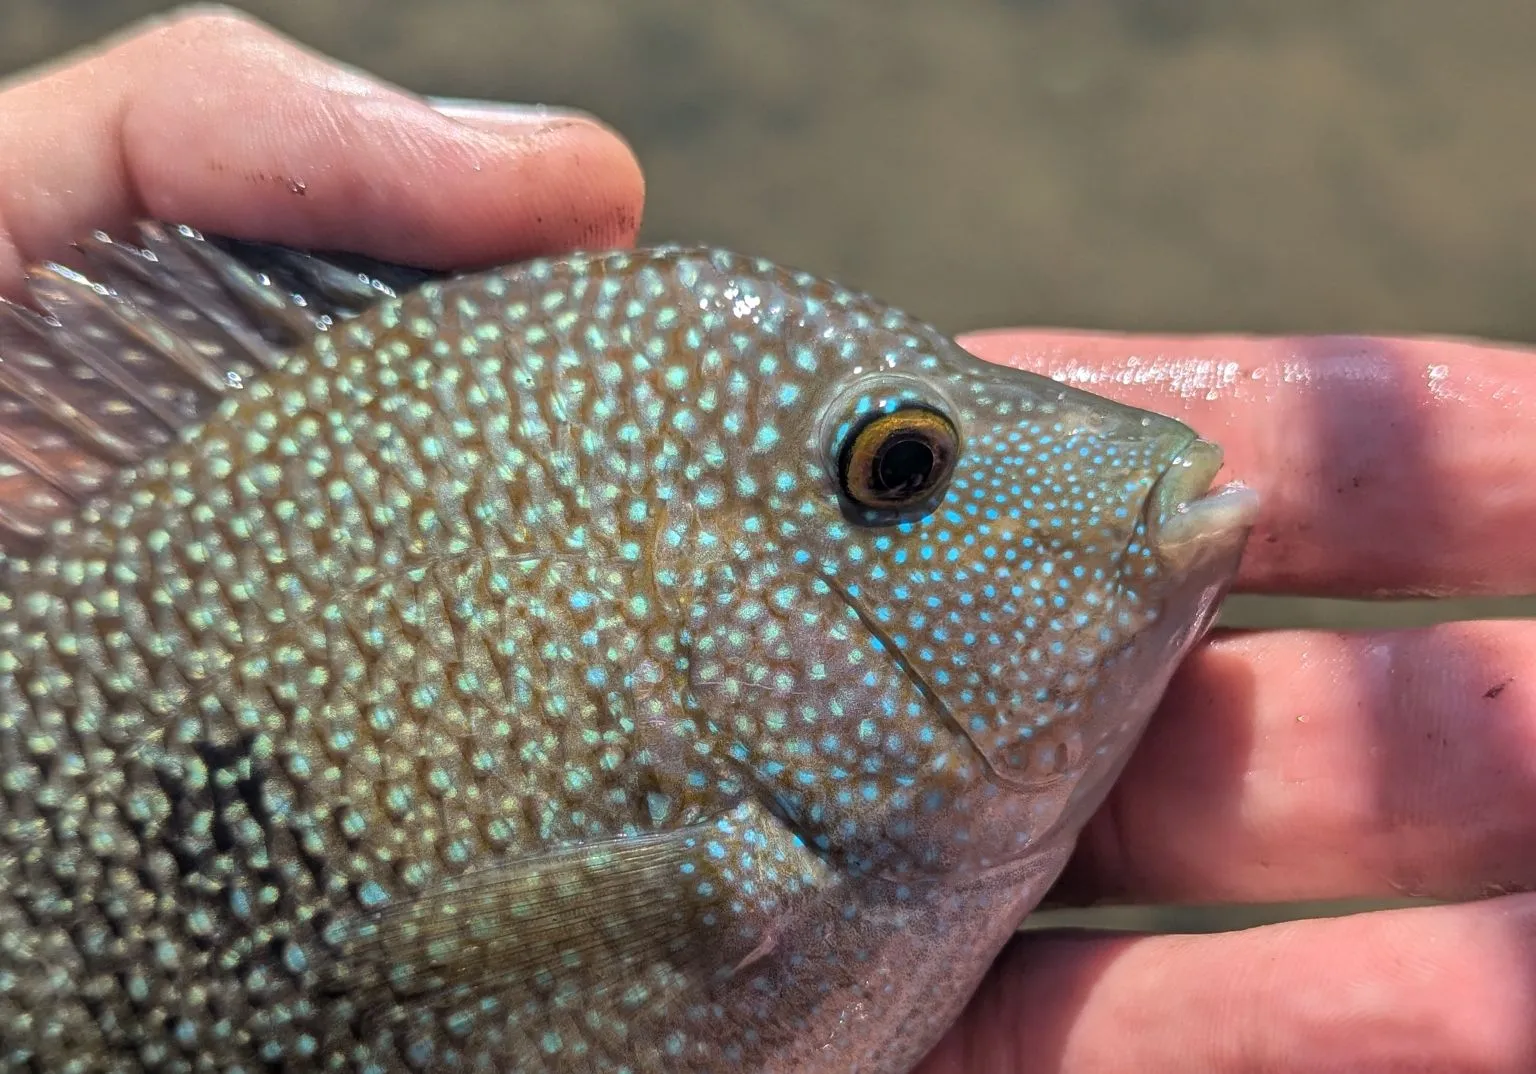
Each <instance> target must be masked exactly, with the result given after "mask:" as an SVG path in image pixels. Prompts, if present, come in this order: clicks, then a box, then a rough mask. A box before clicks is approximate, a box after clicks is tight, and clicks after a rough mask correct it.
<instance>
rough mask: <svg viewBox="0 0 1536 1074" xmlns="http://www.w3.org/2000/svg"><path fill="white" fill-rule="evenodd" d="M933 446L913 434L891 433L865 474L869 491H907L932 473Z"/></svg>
mask: <svg viewBox="0 0 1536 1074" xmlns="http://www.w3.org/2000/svg"><path fill="white" fill-rule="evenodd" d="M934 462H935V460H934V457H933V448H932V447H930V446H929V445H928V443H927V442H926V441H924V440H922V439H920V438H918V437H915V436H906V437H893V438H892V439H891V441H890V442H889V443H887V444H886V445H885V447H883V448H881V449H880V453H879V454H878V455H876V456H875V464H874V466H872V467H871V468H870V469H871V471H872V472H871V473H870V475H869V485H870V491H872V492H874V493H875V494H876V495H878V496H893V495H895V496H900V495H910V494H912V493H914V492H917V491H919V490H920V489H922V488H924V487H925V486H926V485H927V484H928V479H929V478H930V477H932V476H933V467H934Z"/></svg>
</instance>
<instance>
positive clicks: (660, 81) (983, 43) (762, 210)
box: [0, 0, 1536, 928]
mask: <svg viewBox="0 0 1536 1074" xmlns="http://www.w3.org/2000/svg"><path fill="white" fill-rule="evenodd" d="M167 6H168V5H165V4H160V3H154V2H150V0H0V26H3V32H0V75H3V74H6V73H9V72H13V71H16V70H18V69H20V68H23V67H25V66H28V65H31V64H35V63H38V62H41V61H43V60H46V59H49V58H52V57H55V56H57V55H58V54H59V53H61V52H63V51H65V50H68V49H71V48H75V47H77V46H79V45H82V44H84V43H86V42H89V41H91V40H93V39H95V38H97V37H99V36H101V35H102V34H104V33H107V32H110V31H112V30H115V29H117V28H119V27H121V26H122V25H123V24H124V23H125V22H128V21H130V20H132V19H136V18H139V17H142V16H144V15H148V14H150V13H152V12H155V11H157V10H162V9H164V8H166V7H167ZM241 6H243V7H244V8H245V9H246V10H248V11H250V12H252V13H253V14H256V15H258V16H260V17H262V18H265V19H267V20H268V21H270V22H272V23H273V24H275V25H276V26H278V27H279V28H281V29H283V30H284V31H286V32H288V33H290V34H293V35H294V36H296V37H298V38H300V39H301V40H303V41H305V42H307V43H308V44H310V45H312V46H314V47H315V48H318V49H320V50H323V51H325V52H328V53H331V54H332V55H335V56H338V57H340V58H342V59H344V60H347V61H349V62H352V63H355V64H358V65H361V66H363V67H366V68H369V69H370V70H372V71H374V72H377V73H379V74H381V75H383V76H385V77H387V78H390V79H393V80H395V81H397V82H399V83H402V84H404V85H405V86H407V87H409V88H411V89H414V90H418V91H421V92H423V93H433V94H446V95H455V96H472V97H485V98H495V99H501V100H510V101H525V102H546V103H560V104H569V105H576V106H580V107H583V108H586V109H589V110H591V111H593V112H595V113H597V114H598V115H600V116H602V117H603V118H605V119H606V120H608V121H609V122H610V123H612V124H614V125H615V126H616V127H618V128H619V129H620V130H621V131H623V132H624V133H625V134H626V135H627V136H628V137H629V138H630V140H631V141H632V143H633V144H634V145H635V147H636V149H637V151H638V152H639V154H640V157H641V159H642V161H643V162H644V164H645V166H646V170H647V172H648V175H649V182H650V203H649V209H648V217H647V225H646V233H647V237H648V238H651V239H658V240H659V239H677V240H694V241H708V242H716V243H721V244H724V245H728V246H734V247H737V248H742V249H746V250H750V251H752V252H754V253H761V254H764V255H767V256H770V257H774V258H777V259H779V260H782V261H787V262H790V263H792V264H795V265H797V266H800V267H804V268H808V269H812V270H814V271H817V272H820V273H823V274H827V275H832V276H835V277H838V278H839V279H841V280H842V281H844V282H846V283H849V284H853V285H856V286H859V287H861V288H864V289H867V290H870V291H873V292H875V293H877V294H879V295H881V296H882V297H884V298H887V299H889V300H891V301H893V302H896V303H898V304H900V305H903V306H906V307H907V308H909V309H911V310H913V311H914V312H916V313H919V314H921V315H923V316H925V317H927V318H929V319H931V320H933V321H935V322H936V323H938V324H939V325H941V326H943V327H945V328H948V329H952V330H960V329H964V328H975V327H985V326H995V325H1003V324H1041V325H1070V326H1075V327H1100V328H1120V329H1134V330H1159V329H1166V330H1189V331H1252V332H1332V331H1341V332H1394V333H1410V332H1412V333H1422V332H1428V333H1450V334H1470V335H1480V336H1490V337H1497V338H1505V339H1512V340H1520V341H1528V342H1536V303H1532V302H1531V301H1530V294H1531V290H1532V283H1533V277H1536V244H1533V243H1532V241H1531V240H1532V235H1533V230H1532V220H1533V216H1536V214H1533V208H1536V184H1533V182H1532V178H1531V176H1532V173H1533V171H1536V62H1533V47H1536V4H1530V3H1524V2H1521V0H1463V2H1461V3H1456V4H1447V3H1444V2H1443V0H943V2H939V0H926V2H917V0H844V2H842V3H838V4H829V3H825V2H824V0H772V2H769V0H758V2H755V3H752V2H746V0H709V2H701V0H518V2H506V0H433V2H431V3H424V2H422V0H330V2H327V3H323V4H322V3H314V2H312V0H247V2H245V3H243V4H242V5H241ZM1527 607H1528V605H1526V604H1523V603H1521V604H1510V603H1504V604H1501V605H1496V606H1495V605H1490V604H1486V603H1485V604H1479V605H1471V604H1460V605H1453V606H1445V605H1423V604H1417V605H1397V606H1392V607H1389V608H1382V607H1371V606H1360V605H1342V604H1336V603H1330V602H1319V601H1264V602H1256V601H1246V602H1242V603H1239V604H1236V605H1234V606H1233V607H1232V608H1231V609H1230V616H1229V619H1230V621H1235V622H1242V623H1255V624H1257V623H1278V622H1286V623H1365V622H1382V621H1385V622H1393V623H1407V622H1419V621H1426V620H1430V619H1435V618H1441V617H1445V616H1448V615H1457V616H1460V615H1468V614H1487V613H1489V612H1490V611H1492V612H1493V613H1495V614H1510V613H1512V612H1520V611H1524V610H1526V608H1527ZM1292 909H1294V908H1292ZM1312 909H1316V908H1312ZM1273 912H1274V911H1271V910H1267V909H1265V910H1253V909H1248V910H1241V911H1228V912H1225V913H1222V914H1213V913H1205V912H1199V911H1162V912H1159V913H1158V914H1155V915H1151V916H1142V915H1130V916H1127V915H1125V914H1123V913H1122V914H1120V915H1119V916H1118V917H1116V918H1115V921H1116V923H1120V924H1130V925H1152V926H1157V927H1176V928H1211V927H1220V926H1223V925H1230V924H1236V923H1241V922H1245V921H1251V920H1259V919H1263V918H1265V917H1267V916H1270V915H1271V914H1272V913H1273ZM1098 920H1102V918H1101V919H1098Z"/></svg>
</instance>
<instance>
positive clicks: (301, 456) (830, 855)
mask: <svg viewBox="0 0 1536 1074" xmlns="http://www.w3.org/2000/svg"><path fill="white" fill-rule="evenodd" d="M140 239H141V246H137V247H136V246H131V245H128V244H123V243H114V242H112V241H111V240H109V239H106V238H105V237H98V239H97V240H96V241H95V245H94V246H90V245H88V246H87V247H86V250H85V254H86V255H87V260H89V261H90V262H91V265H92V269H91V271H90V272H89V273H87V274H84V275H82V274H80V273H76V272H72V271H71V270H66V269H63V268H59V267H53V268H48V269H46V270H44V272H43V273H42V274H41V276H40V282H39V283H38V284H37V287H36V291H35V294H36V297H37V299H38V302H39V304H40V305H42V306H44V307H45V308H46V309H47V311H48V313H49V314H50V315H51V316H50V317H49V318H48V319H46V320H45V319H44V318H40V317H36V316H34V315H32V314H29V313H26V312H25V311H22V310H20V309H17V308H11V309H9V310H7V311H6V312H7V313H8V314H9V319H5V318H0V345H5V344H6V341H8V340H9V341H12V344H13V345H14V346H15V347H16V348H19V349H13V351H12V352H11V353H12V354H13V355H24V357H25V361H22V362H20V363H19V364H18V366H17V368H18V369H20V370H21V372H20V373H12V374H6V375H4V376H0V388H5V389H11V390H12V394H11V395H10V396H7V397H4V398H0V404H4V405H0V412H4V413H8V414H10V415H11V419H12V420H11V421H9V422H8V423H7V428H9V429H14V430H17V431H18V432H17V437H16V438H15V441H14V443H9V444H8V443H5V442H0V482H5V483H6V484H5V486H4V487H5V488H6V489H7V490H8V494H7V498H6V499H5V503H7V504H9V505H11V506H12V507H13V508H14V510H12V511H11V512H10V513H4V512H0V515H3V517H0V538H3V540H4V550H5V557H6V558H5V559H4V561H3V564H0V570H3V579H0V775H3V779H0V865H3V873H0V1049H3V1050H0V1069H5V1070H17V1071H36V1070H46V1071H50V1072H53V1071H73V1072H79V1074H95V1072H107V1071H177V1072H182V1071H185V1072H191V1071H214V1070H218V1071H269V1070H295V1071H297V1070H335V1071H365V1072H379V1074H383V1072H391V1071H405V1070H414V1071H433V1072H436V1071H454V1070H510V1069H515V1070H518V1071H528V1072H550V1074H555V1072H559V1074H574V1072H580V1071H594V1072H614V1074H617V1072H627V1074H650V1072H659V1071H679V1072H686V1071H699V1072H703V1071H711V1072H720V1071H730V1070H739V1071H743V1072H754V1071H770V1070H771V1071H776V1072H789V1074H829V1072H832V1071H838V1072H843V1071H861V1072H870V1074H902V1072H904V1071H907V1070H909V1069H910V1068H911V1067H912V1065H913V1064H915V1063H916V1062H917V1060H918V1059H919V1058H920V1057H921V1055H922V1054H923V1052H924V1051H926V1050H927V1048H928V1047H930V1046H931V1044H932V1043H933V1042H934V1040H935V1039H936V1037H937V1035H938V1034H939V1033H940V1032H941V1031H942V1030H943V1029H944V1027H945V1026H946V1025H947V1024H948V1023H949V1021H950V1020H952V1019H953V1017H954V1016H955V1015H956V1013H957V1012H958V1010H959V1009H960V1007H961V1006H962V1005H963V1003H964V1002H965V1000H966V999H967V998H968V997H969V995H970V993H971V991H972V990H973V989H974V988H975V985H976V983H977V981H978V980H979V978H980V976H981V974H982V973H983V972H984V971H985V969H986V967H987V965H988V964H989V962H990V961H991V959H992V958H993V957H994V956H995V954H996V952H997V951H998V950H999V948H1000V947H1001V945H1002V944H1003V943H1004V942H1005V941H1006V939H1007V937H1008V936H1009V935H1010V934H1011V933H1012V932H1013V931H1014V930H1015V929H1016V927H1017V925H1018V923H1019V921H1020V920H1021V919H1022V917H1023V916H1024V915H1025V914H1026V913H1027V912H1028V911H1029V910H1030V909H1031V908H1032V907H1033V906H1034V904H1035V903H1036V902H1038V900H1039V899H1040V897H1041V896H1042V895H1043V894H1044V892H1045V889H1046V887H1047V886H1048V885H1049V884H1050V883H1051V881H1052V880H1053V879H1054V878H1055V876H1056V875H1057V874H1058V873H1059V871H1060V869H1061V868H1062V866H1063V865H1064V863H1065V860H1066V858H1067V856H1068V854H1069V853H1070V851H1071V848H1072V844H1073V841H1074V840H1075V838H1076V835H1077V832H1078V831H1079V830H1080V828H1081V826H1082V824H1083V823H1084V822H1085V821H1086V819H1087V816H1088V814H1089V813H1090V812H1091V811H1092V809H1093V808H1094V807H1095V806H1096V805H1097V803H1098V802H1099V801H1100V800H1101V799H1102V797H1103V794H1104V793H1105V791H1106V789H1107V786H1108V784H1109V782H1110V781H1111V780H1112V779H1113V776H1114V774H1115V773H1116V772H1117V771H1118V768H1119V766H1120V765H1122V764H1123V762H1124V758H1125V756H1126V755H1127V753H1128V752H1129V750H1130V748H1131V747H1132V746H1133V745H1134V742H1135V740H1136V738H1137V736H1138V735H1139V734H1140V731H1141V728H1142V726H1143V725H1144V724H1145V722H1146V719H1147V718H1148V716H1149V714H1150V712H1151V709H1152V708H1153V706H1154V705H1155V702H1156V700H1157V698H1158V696H1159V695H1160V694H1161V691H1162V688H1163V686H1164V685H1165V683H1166V681H1167V678H1168V675H1169V674H1170V673H1171V671H1172V669H1173V667H1174V665H1175V664H1176V663H1177V661H1178V659H1179V658H1180V657H1181V656H1182V655H1183V654H1184V653H1185V652H1186V651H1187V650H1188V648H1189V646H1190V645H1192V644H1193V643H1194V641H1195V640H1196V639H1197V638H1198V637H1199V635H1200V634H1201V633H1202V632H1203V631H1204V629H1205V628H1206V626H1207V625H1208V624H1209V622H1210V619H1211V616H1212V614H1213V610H1214V607H1215V604H1216V602H1217V601H1218V600H1219V598H1220V595H1221V593H1222V592H1223V591H1224V589H1225V586H1226V585H1227V583H1228V581H1229V580H1230V578H1231V576H1232V573H1233V571H1234V570H1235V566H1236V560H1237V555H1238V553H1239V552H1240V549H1241V544H1242V537H1243V534H1244V533H1245V532H1246V528H1247V526H1248V524H1249V522H1250V521H1251V517H1252V502H1251V497H1248V496H1247V494H1245V493H1242V492H1241V491H1240V490H1238V491H1234V490H1227V491H1223V492H1217V493H1213V494H1210V495H1206V486H1207V485H1208V483H1209V481H1210V479H1211V476H1212V475H1213V474H1214V470H1215V464H1216V462H1217V460H1219V454H1216V455H1213V454H1212V453H1213V452H1214V451H1215V449H1214V448H1213V447H1212V446H1211V445H1208V444H1205V443H1204V442H1203V441H1198V440H1197V439H1196V438H1195V436H1194V434H1193V433H1192V432H1191V431H1190V430H1188V429H1187V428H1186V427H1184V426H1183V425H1181V424H1180V423H1178V422H1175V421H1173V420H1171V419H1167V418H1162V417H1158V416H1155V415H1151V414H1147V413H1145V412H1142V411H1138V410H1133V409H1131V408H1127V407H1123V406H1118V405H1116V404H1113V403H1110V402H1107V401H1105V400H1102V399H1098V398H1096V397H1093V396H1090V395H1087V394H1085V393H1081V392H1077V391H1074V390H1072V389H1069V388H1066V387H1063V386H1061V385H1058V384H1055V383H1053V382H1051V381H1048V380H1044V379H1042V378H1039V377H1035V376H1032V375H1030V374H1026V373H1022V372H1018V371H1015V370H1007V369H1001V368H997V367H993V366H988V365H986V364H984V363H981V362H979V361H977V360H976V359H974V358H972V357H970V356H969V355H967V354H965V353H964V352H963V351H961V350H960V348H958V347H957V346H956V345H955V344H954V343H952V342H951V341H949V340H948V339H946V338H945V337H943V336H942V335H940V334H939V333H938V332H936V331H935V330H934V329H932V328H930V327H928V326H926V325H924V324H922V323H921V322H919V321H916V320H914V319H912V318H910V317H908V316H907V315H905V314H903V313H901V312H899V311H896V310H893V309H891V308H889V307H886V306H884V305H883V304H881V303H879V302H878V301H876V300H874V299H872V298H869V297H867V296H863V295H860V294H857V293H854V292H851V291H848V290H846V289H844V288H841V287H838V286H836V285H835V284H832V283H829V282H827V281H823V280H820V279H818V278H815V277H813V276H810V275H808V274H805V273H801V272H795V271H791V270H787V269H782V268H779V267H777V266H774V265H772V264H769V263H768V262H765V261H761V260H757V259H752V258H745V257H741V256H737V255H733V254H728V253H724V252H721V251H716V250H707V249H685V248H666V249H658V250H647V251H637V252H616V253H605V254H580V255H571V256H568V257H563V258H556V259H546V260H540V261H535V262H531V263H527V264H523V265H517V266H510V267H507V268H502V269H497V270H493V271H489V272H484V273H478V274H472V275H465V276H458V277H453V278H427V277H425V276H424V275H423V274H414V273H411V272H409V270H400V269H395V268H394V267H392V266H373V265H371V264H369V265H365V266H364V267H363V268H361V269H359V268H356V267H355V264H356V263H354V262H341V261H332V260H328V259H316V258H312V257H308V256H307V255H301V254H298V253H295V252H291V251H283V250H280V249H276V248H267V247H257V246H253V245H250V244H237V243H230V242H227V241H223V240H220V241H209V240H206V239H204V238H203V237H202V236H200V235H198V234H197V233H195V232H192V231H190V230H188V229H167V228H162V227H158V226H146V227H145V228H144V229H143V230H142V231H141V233H140ZM348 265H353V266H354V267H351V268H349V267H347V266H348ZM17 340H21V341H22V342H23V343H24V346H23V345H22V344H17V343H16V342H15V341H17ZM87 349H88V350H89V351H90V354H89V356H88V360H87V358H83V357H82V355H83V354H84V353H85V351H86V350H87ZM0 357H4V355H3V354H0ZM6 376H10V377H11V379H10V380H9V381H8V380H6ZM18 378H20V379H18ZM27 378H31V382H33V384H32V388H31V389H29V387H28V380H27ZM38 385H41V388H38V387H37V386H38ZM125 385H127V387H125ZM66 411H67V412H66ZM140 427H143V428H148V429H154V430H158V431H159V432H158V433H157V434H156V435H155V436H149V437H148V438H147V439H145V438H140V440H138V441H137V442H136V441H135V440H134V439H133V438H132V436H131V435H130V433H131V431H132V430H133V429H135V428H140ZM951 460H952V463H951ZM65 472H69V473H74V474H78V475H83V476H82V477H80V478H79V479H78V480H73V481H72V480H64V479H62V478H61V477H60V474H62V473H65ZM103 474H106V475H109V476H102V475H103Z"/></svg>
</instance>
